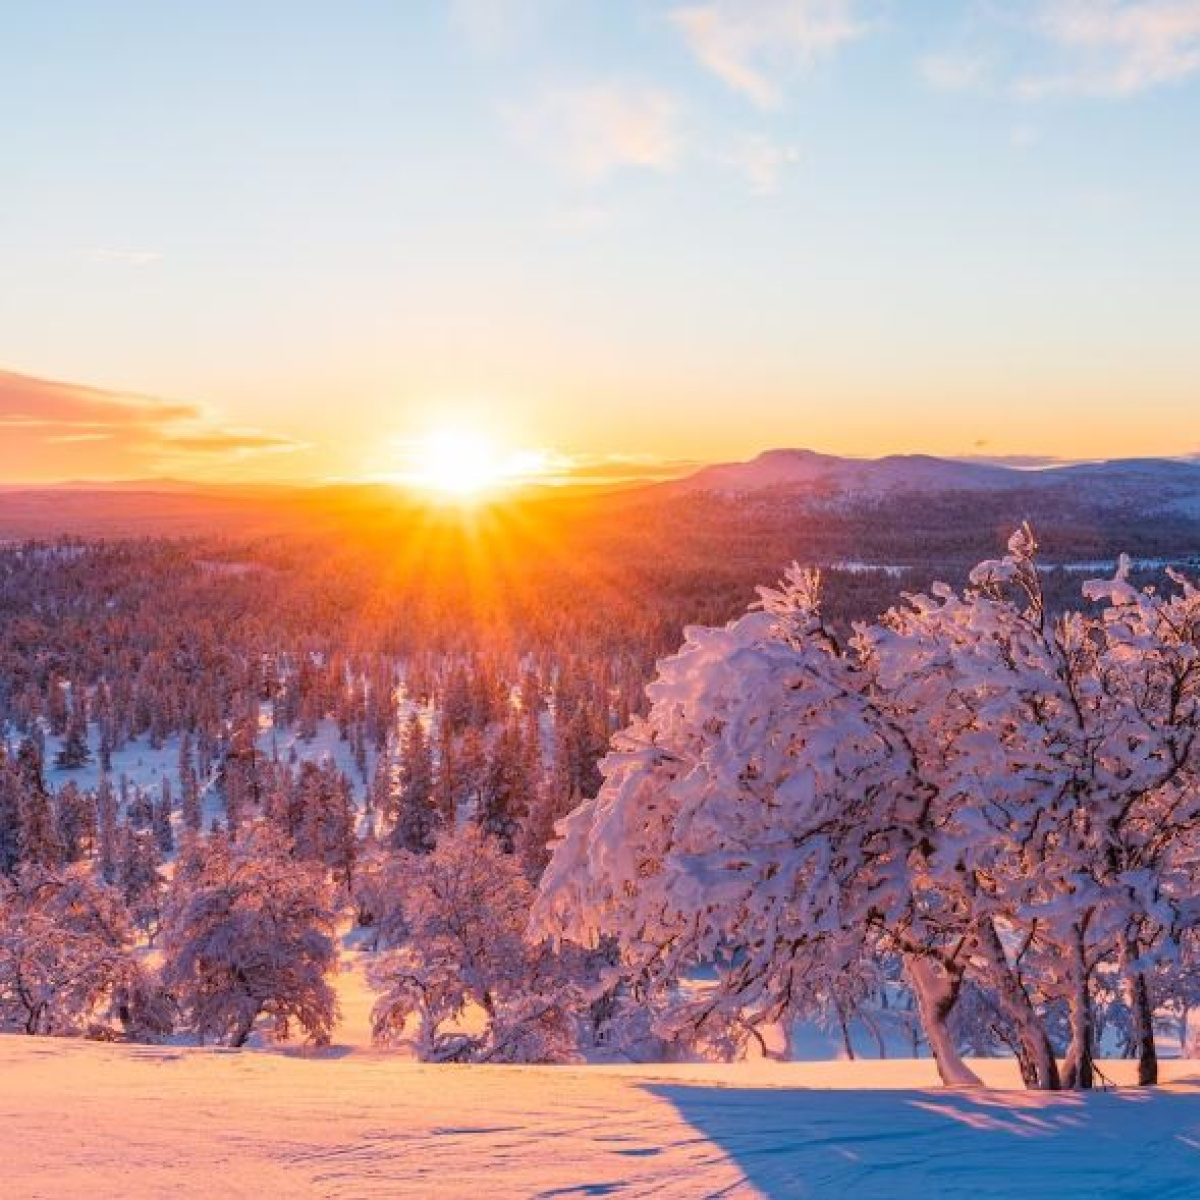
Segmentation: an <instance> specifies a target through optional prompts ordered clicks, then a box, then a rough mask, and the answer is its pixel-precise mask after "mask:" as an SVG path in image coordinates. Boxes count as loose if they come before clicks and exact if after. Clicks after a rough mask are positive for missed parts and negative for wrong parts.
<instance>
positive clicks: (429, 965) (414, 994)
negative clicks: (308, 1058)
mask: <svg viewBox="0 0 1200 1200" xmlns="http://www.w3.org/2000/svg"><path fill="white" fill-rule="evenodd" d="M387 878H388V880H389V883H390V885H391V887H392V888H393V889H394V892H395V908H396V911H395V912H394V913H392V914H391V915H390V917H389V916H385V917H383V918H382V919H383V920H384V923H385V926H386V928H387V929H388V930H390V931H391V936H390V938H389V939H388V941H389V942H390V943H392V944H393V948H392V949H390V950H387V951H386V952H385V953H383V954H382V955H381V956H380V959H379V961H378V962H377V963H376V964H375V966H374V968H373V970H372V978H373V982H374V983H375V985H376V987H377V988H378V989H379V991H380V997H379V1001H378V1003H377V1004H376V1006H375V1011H374V1028H375V1038H376V1040H377V1041H379V1042H381V1043H384V1044H395V1043H400V1042H411V1043H412V1044H413V1045H414V1046H415V1047H416V1050H417V1053H418V1054H419V1055H420V1057H421V1058H422V1059H424V1060H426V1061H432V1062H449V1061H457V1062H468V1061H469V1062H556V1061H563V1060H565V1059H569V1058H571V1057H572V1056H573V1055H574V1047H575V1045H576V1034H575V1023H574V1018H573V1016H572V1011H573V1008H574V1006H575V1003H576V1002H577V1000H578V996H577V994H576V991H575V989H574V987H573V984H572V980H571V977H570V973H569V971H568V970H567V967H566V964H565V962H564V960H563V959H561V958H560V957H559V956H558V955H556V954H554V953H553V952H552V951H551V949H550V947H549V946H548V945H546V944H545V943H544V942H540V943H528V942H527V941H526V939H525V936H524V935H525V928H526V924H527V922H528V917H529V904H530V900H531V891H530V887H529V884H528V882H527V880H526V878H525V876H524V873H523V872H522V870H521V864H520V862H519V860H518V859H517V858H516V857H515V856H514V855H511V854H506V853H505V852H504V851H503V850H502V849H501V848H500V847H499V846H498V845H497V843H496V841H495V839H493V838H491V837H489V836H487V835H486V834H484V833H483V832H482V831H481V830H480V829H479V827H478V826H477V825H475V824H473V823H472V824H467V825H464V826H462V827H461V828H459V829H456V830H444V831H443V832H442V833H441V835H440V836H439V838H438V843H437V846H436V848H435V849H434V850H433V851H432V853H429V854H421V855H417V854H399V855H396V856H395V857H394V860H393V865H392V868H391V869H390V871H389V872H388V875H387ZM397 942H398V943H399V944H395V943H397Z"/></svg>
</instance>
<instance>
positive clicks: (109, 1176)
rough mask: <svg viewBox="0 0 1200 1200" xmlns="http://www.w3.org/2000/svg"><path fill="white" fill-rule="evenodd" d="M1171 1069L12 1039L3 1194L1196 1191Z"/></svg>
mask: <svg viewBox="0 0 1200 1200" xmlns="http://www.w3.org/2000/svg"><path fill="white" fill-rule="evenodd" d="M979 1069H980V1071H981V1072H982V1073H983V1075H984V1076H985V1078H986V1079H987V1080H988V1081H989V1082H990V1083H994V1084H997V1085H1008V1086H1011V1085H1012V1083H1013V1082H1014V1078H1013V1072H1012V1070H1011V1068H1010V1064H1007V1063H1001V1062H986V1063H982V1064H979ZM1106 1070H1108V1071H1109V1072H1110V1073H1111V1074H1114V1075H1115V1076H1116V1077H1117V1078H1122V1077H1125V1076H1126V1075H1127V1074H1128V1071H1127V1069H1126V1064H1118V1065H1114V1066H1111V1067H1106ZM1168 1077H1169V1078H1171V1079H1173V1080H1174V1081H1175V1082H1173V1083H1171V1084H1170V1085H1169V1086H1167V1087H1163V1088H1160V1089H1158V1090H1156V1091H1154V1092H1139V1091H1137V1090H1136V1089H1132V1088H1131V1089H1121V1090H1117V1091H1114V1092H1109V1093H1096V1094H1093V1095H1090V1096H1087V1097H1080V1096H1074V1095H1059V1096H1053V1097H1048V1096H1036V1095H1031V1094H1028V1093H1021V1092H1016V1091H1000V1090H987V1091H973V1092H949V1091H944V1090H939V1089H937V1088H935V1087H934V1086H933V1085H934V1079H933V1074H932V1067H931V1065H930V1063H929V1062H928V1061H921V1062H903V1061H889V1062H883V1063H863V1062H858V1063H819V1064H818V1063H808V1064H804V1063H794V1064H788V1065H778V1064H766V1063H759V1064H754V1065H743V1066H734V1067H718V1066H686V1067H685V1066H678V1067H629V1068H614V1067H580V1068H571V1067H559V1068H543V1067H479V1066H469V1067H446V1066H440V1067H435V1066H421V1065H418V1064H414V1063H411V1062H404V1061H400V1060H398V1059H396V1058H395V1057H393V1056H390V1055H386V1054H374V1053H351V1054H346V1053H344V1052H339V1051H337V1050H335V1051H333V1052H331V1053H330V1054H328V1055H325V1056H321V1057H303V1056H291V1055H281V1054H264V1053H259V1052H254V1051H241V1052H237V1051H223V1050H211V1049H210V1050H202V1049H178V1048H173V1047H130V1046H112V1045H100V1044H93V1043H85V1042H78V1041H65V1040H50V1039H33V1038H23V1037H16V1036H7V1037H0V1180H2V1187H0V1192H2V1194H3V1195H4V1196H5V1197H6V1198H9V1200H25V1198H27V1197H46V1198H51V1197H53V1198H56V1200H58V1198H63V1197H76V1196H79V1197H84V1196H86V1197H88V1198H89V1200H100V1198H104V1197H128V1198H131V1200H132V1198H135V1197H161V1196H175V1197H213V1196H222V1197H240V1196H246V1197H254V1200H265V1198H268V1197H297V1198H301V1197H313V1196H321V1197H409V1196H411V1197H422V1198H424V1197H428V1198H431V1200H435V1198H438V1197H455V1198H459V1197H481V1198H482V1197H489V1198H492V1197H495V1198H503V1197H526V1196H528V1197H585V1196H655V1197H688V1198H689V1200H694V1198H696V1197H703V1196H723V1197H750V1196H764V1197H856V1198H862V1200H869V1198H871V1197H880V1198H887V1200H901V1198H906V1197H922V1198H924V1197H957V1196H962V1197H968V1196H969V1197H971V1198H972V1200H986V1198H988V1197H1022V1198H1028V1197H1043V1196H1047V1197H1049V1196H1053V1197H1055V1198H1056V1200H1068V1198H1071V1197H1079V1198H1083V1197H1088V1198H1091V1200H1096V1198H1100V1197H1118V1196H1120V1197H1143V1196H1144V1197H1194V1196H1196V1195H1197V1194H1200V1063H1184V1062H1176V1063H1172V1064H1169V1066H1168Z"/></svg>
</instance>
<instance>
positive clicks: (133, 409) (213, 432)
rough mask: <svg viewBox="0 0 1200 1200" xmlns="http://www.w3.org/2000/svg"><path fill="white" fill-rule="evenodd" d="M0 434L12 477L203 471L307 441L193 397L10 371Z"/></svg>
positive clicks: (0, 454) (1, 382)
mask: <svg viewBox="0 0 1200 1200" xmlns="http://www.w3.org/2000/svg"><path fill="white" fill-rule="evenodd" d="M0 435H2V436H0V474H2V475H3V476H4V477H6V478H10V479H15V478H21V477H30V476H33V477H42V478H52V477H67V476H68V475H72V476H73V475H78V474H79V473H80V472H81V471H83V472H86V473H88V474H89V475H90V476H92V477H105V476H108V477H113V476H115V475H116V474H118V473H126V472H129V471H157V470H162V469H172V470H196V471H200V472H203V471H208V470H213V469H220V468H222V467H223V466H225V465H227V464H228V462H230V461H231V460H237V461H240V460H244V459H246V458H248V457H251V456H257V455H263V454H281V453H290V452H293V451H296V450H301V449H304V448H305V446H304V444H303V443H301V442H298V441H296V440H295V439H293V438H291V437H288V436H286V435H282V434H276V433H270V432H264V431H261V430H255V429H243V428H238V427H232V428H231V427H228V426H225V425H223V424H221V423H220V422H219V421H218V420H216V419H215V418H214V417H213V416H212V415H211V414H210V413H208V412H207V411H206V410H205V409H204V408H203V407H202V406H200V405H198V404H192V403H188V402H183V401H174V400H162V399H159V398H157V397H153V396H144V395H138V394H132V393H122V392H115V391H107V390H105V389H102V388H95V387H88V386H85V385H81V384H74V383H64V382H60V381H57V380H49V379H39V378H35V377H33V376H29V375H21V374H18V373H16V372H13V371H0Z"/></svg>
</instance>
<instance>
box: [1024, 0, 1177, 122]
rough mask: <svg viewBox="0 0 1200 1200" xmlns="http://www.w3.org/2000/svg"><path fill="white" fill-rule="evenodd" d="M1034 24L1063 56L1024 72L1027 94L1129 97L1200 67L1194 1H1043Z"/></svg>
mask: <svg viewBox="0 0 1200 1200" xmlns="http://www.w3.org/2000/svg"><path fill="white" fill-rule="evenodd" d="M1035 28H1036V29H1037V31H1038V32H1039V33H1040V34H1041V35H1042V37H1044V38H1045V39H1047V40H1048V41H1049V42H1050V43H1051V44H1052V45H1053V46H1055V47H1057V48H1058V49H1059V51H1061V53H1062V56H1063V58H1064V62H1063V63H1062V65H1061V66H1060V67H1058V68H1057V69H1054V68H1052V69H1050V70H1048V71H1046V72H1035V73H1030V74H1027V75H1025V76H1023V77H1022V78H1021V79H1020V80H1019V81H1018V83H1017V91H1018V94H1020V95H1022V96H1025V97H1029V98H1037V97H1040V96H1046V95H1053V94H1071V95H1081V96H1131V95H1135V94H1136V93H1138V92H1144V91H1146V90H1148V89H1150V88H1154V87H1159V86H1162V85H1164V84H1171V83H1178V82H1179V81H1180V80H1183V79H1186V78H1188V77H1189V76H1190V75H1193V74H1195V73H1196V72H1197V71H1200V0H1042V3H1041V4H1040V5H1039V7H1038V10H1037V13H1036V17H1035Z"/></svg>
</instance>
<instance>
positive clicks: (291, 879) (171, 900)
mask: <svg viewBox="0 0 1200 1200" xmlns="http://www.w3.org/2000/svg"><path fill="white" fill-rule="evenodd" d="M334 924H335V913H334V910H333V907H332V898H331V895H330V889H329V886H328V884H327V883H326V881H325V876H324V870H323V869H322V868H321V867H320V866H318V865H316V864H314V863H311V862H309V861H306V860H298V859H295V858H293V857H292V856H291V855H290V853H289V847H288V845H287V843H286V841H285V840H284V839H283V838H282V837H281V836H280V835H279V834H278V833H277V832H276V831H274V830H270V829H267V828H265V827H263V826H261V825H255V826H244V827H243V829H242V831H241V833H240V834H239V836H238V838H237V839H236V840H234V841H231V840H229V839H228V838H227V837H225V836H222V835H217V836H214V837H212V838H210V839H208V841H207V842H205V843H200V844H195V845H193V846H192V847H190V848H189V849H188V850H186V851H185V852H184V854H183V856H182V857H181V860H180V862H179V864H178V866H177V868H176V875H175V879H174V882H173V886H172V889H171V892H170V894H169V896H168V899H167V904H166V910H165V912H164V916H163V924H162V931H161V944H162V951H163V969H162V977H163V982H164V985H165V986H166V987H167V988H168V989H169V990H170V991H171V993H172V994H173V995H174V997H175V1000H176V1002H177V1003H178V1004H179V1006H180V1008H181V1010H182V1011H183V1013H184V1014H185V1018H186V1021H187V1023H188V1024H189V1025H190V1027H191V1028H192V1029H193V1030H194V1031H195V1032H196V1033H197V1034H199V1035H200V1037H201V1038H203V1039H209V1038H211V1039H217V1040H220V1041H224V1042H227V1043H229V1044H230V1045H233V1046H241V1045H244V1044H245V1042H246V1040H247V1038H248V1037H249V1036H250V1034H251V1032H252V1031H253V1029H254V1026H255V1022H256V1021H257V1020H258V1018H259V1017H260V1016H266V1017H269V1018H270V1019H271V1022H272V1032H273V1034H274V1036H275V1037H277V1038H279V1039H280V1040H284V1039H286V1038H287V1037H288V1036H289V1035H290V1033H291V1030H292V1027H293V1025H294V1026H297V1027H298V1028H299V1029H300V1031H301V1032H302V1033H303V1034H304V1036H305V1037H306V1038H307V1039H308V1040H309V1041H311V1042H314V1043H316V1044H325V1043H328V1041H329V1037H330V1034H331V1032H332V1029H333V1023H334V1020H335V1017H336V1001H335V995H334V991H333V989H332V987H331V986H330V983H329V976H330V975H331V974H332V973H333V972H334V971H335V970H336V969H337V952H336V946H335V942H334Z"/></svg>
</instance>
